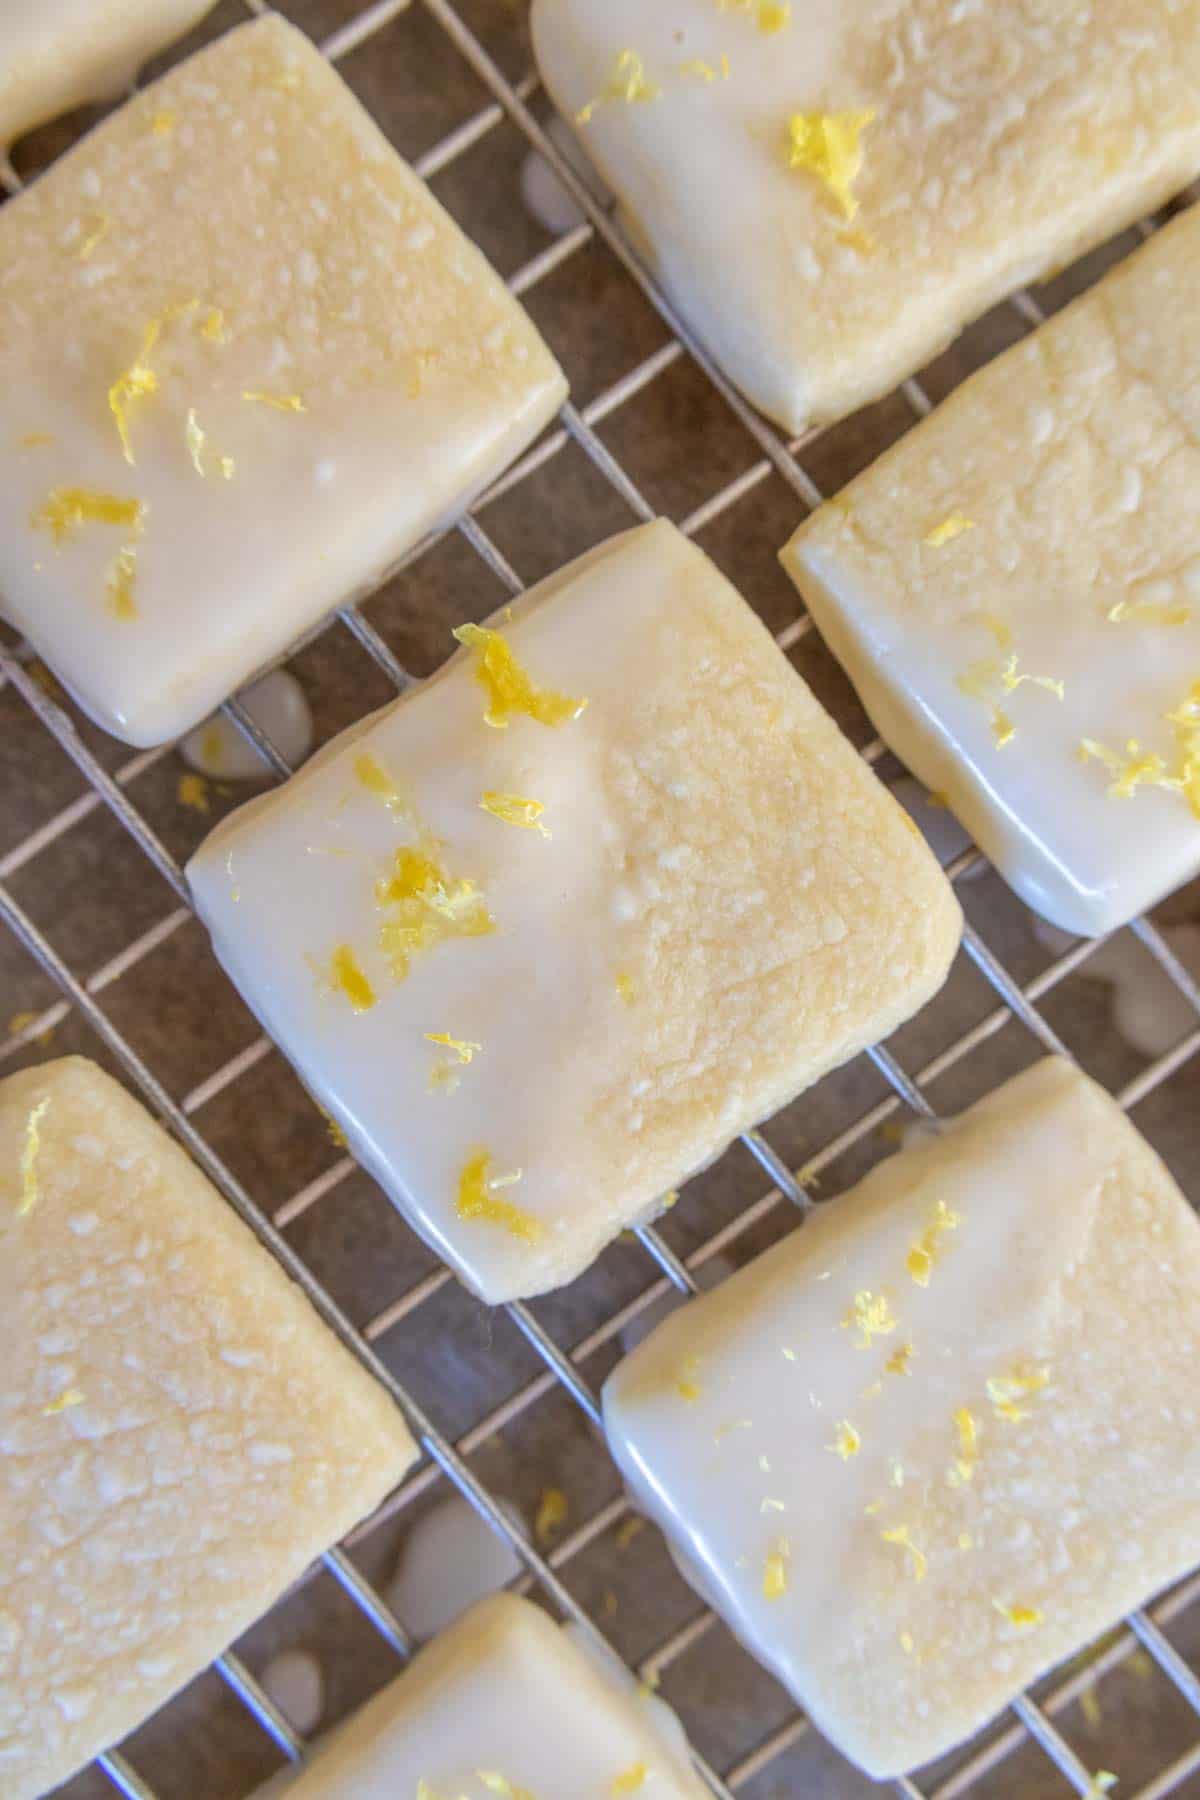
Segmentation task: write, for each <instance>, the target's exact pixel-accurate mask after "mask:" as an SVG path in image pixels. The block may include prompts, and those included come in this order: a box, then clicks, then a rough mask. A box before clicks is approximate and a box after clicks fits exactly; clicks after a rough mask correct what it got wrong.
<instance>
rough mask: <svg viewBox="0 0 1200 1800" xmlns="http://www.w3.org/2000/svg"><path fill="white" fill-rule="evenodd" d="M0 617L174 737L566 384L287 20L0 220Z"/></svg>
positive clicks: (180, 77) (228, 39)
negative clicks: (0, 278)
mask: <svg viewBox="0 0 1200 1800" xmlns="http://www.w3.org/2000/svg"><path fill="white" fill-rule="evenodd" d="M0 268H3V269H4V271H5V276H4V279H3V281H2V282H0V609H2V610H3V611H4V613H5V614H6V616H7V617H8V618H9V620H10V621H11V623H12V624H13V625H14V626H16V627H17V629H18V630H20V631H23V632H24V633H25V634H26V636H27V637H28V638H29V639H30V640H31V642H32V643H33V645H34V647H35V648H36V649H37V651H38V653H39V654H40V655H41V656H42V657H43V658H44V659H45V661H46V662H47V663H48V664H49V665H50V667H51V668H52V669H53V670H54V672H55V674H56V675H57V676H58V677H59V679H60V680H61V681H62V683H63V684H64V686H65V687H67V688H69V689H70V691H71V693H72V694H73V695H74V697H75V698H76V700H77V701H78V702H79V704H80V705H81V706H83V707H84V709H85V710H86V711H87V712H88V713H90V714H91V716H92V717H93V718H94V719H95V720H96V722H97V723H98V724H100V725H102V726H103V727H104V728H105V729H106V730H108V731H111V732H113V733H115V734H116V735H117V736H118V737H122V738H124V739H125V740H126V741H127V742H128V743H131V744H140V745H146V744H155V743H160V742H162V741H163V740H165V739H168V738H172V737H176V736H179V735H180V734H181V733H183V732H184V731H186V730H187V729H188V728H189V727H190V726H192V725H194V724H196V723H197V722H198V721H199V720H200V719H202V718H204V717H205V715H206V714H208V713H210V712H211V711H212V710H213V708H214V707H215V706H216V705H218V704H219V703H220V702H221V701H222V700H224V699H225V698H227V696H228V695H229V694H230V693H231V692H232V691H233V690H234V689H235V688H237V687H238V686H239V685H241V684H242V683H244V682H245V681H246V680H247V679H248V677H249V676H251V675H252V674H253V673H254V671H255V670H256V669H257V668H258V667H259V666H260V665H261V664H263V663H265V662H267V661H269V660H270V659H272V658H274V657H276V656H278V655H279V654H281V653H282V652H283V651H284V650H285V649H286V647H287V646H288V644H289V643H291V642H292V641H293V640H294V639H295V638H297V637H298V636H300V634H301V633H302V632H304V631H305V630H307V629H308V628H309V627H310V626H312V625H313V624H315V623H316V622H317V621H318V620H319V619H320V618H321V617H322V616H323V615H324V614H325V613H327V612H328V611H329V610H330V608H331V607H333V606H335V605H337V604H338V603H339V602H341V601H343V600H345V599H346V598H347V597H348V596H349V595H350V594H351V593H352V591H353V590H354V589H356V588H357V587H358V586H359V585H360V584H362V583H365V582H369V581H371V580H372V579H374V578H376V577H378V576H380V575H381V574H382V573H383V571H384V570H385V569H386V568H387V567H388V566H389V565H390V564H392V563H394V562H395V561H396V559H397V558H398V557H400V556H401V555H402V554H403V553H404V552H405V551H406V550H408V549H410V548H411V547H412V545H413V544H415V543H416V542H417V540H418V539H419V538H420V537H421V536H422V535H423V534H424V533H425V532H427V531H428V530H429V529H431V528H432V527H433V526H435V525H437V524H439V523H441V522H443V521H445V520H447V519H448V518H449V517H451V516H452V515H453V514H454V513H456V512H457V511H458V510H459V509H460V508H461V507H462V506H463V505H464V504H465V503H466V502H467V501H468V500H469V499H470V498H471V497H473V496H474V495H475V494H476V493H478V491H479V490H480V489H481V488H482V487H484V486H485V485H486V484H487V482H488V481H489V480H491V478H492V477H493V476H495V475H496V474H498V473H499V472H500V470H501V469H502V468H503V467H504V466H505V465H506V464H507V463H508V462H509V461H510V460H511V459H512V457H513V456H515V455H516V454H517V453H518V452H519V451H520V450H522V449H524V448H525V446H526V445H527V444H528V443H529V442H530V440H531V439H532V438H533V437H534V436H535V435H536V433H537V432H538V431H539V430H540V429H541V427H542V425H543V424H545V422H546V420H547V419H548V418H549V417H550V416H551V415H552V414H553V413H554V412H555V410H556V409H557V407H558V406H559V404H560V403H561V401H562V399H563V397H564V395H565V393H566V386H565V383H564V381H563V377H562V373H561V371H560V370H559V368H558V366H557V364H556V363H555V361H554V359H553V357H552V356H551V355H550V353H549V351H548V350H547V348H546V346H545V344H544V343H543V342H542V340H541V338H540V337H539V336H538V334H537V332H536V331H535V329H534V327H533V325H532V323H531V322H530V320H529V318H528V316H527V315H526V313H525V312H524V310H523V309H522V307H521V306H519V305H518V303H517V302H516V301H515V300H514V299H513V298H512V296H511V294H510V293H509V292H508V289H507V288H506V287H505V285H504V283H503V282H502V281H501V280H500V278H499V276H498V275H496V273H495V272H494V271H493V270H492V269H491V267H490V266H489V265H488V264H487V263H486V262H485V261H484V259H483V257H482V256H481V255H480V253H479V252H478V251H477V250H476V249H475V248H474V247H473V246H472V245H471V244H470V243H468V241H467V239H466V238H465V237H464V236H463V234H462V232H461V231H460V230H459V229H458V227H457V225H455V223H454V222H453V220H452V219H451V218H450V217H449V215H448V214H447V213H446V212H444V211H443V209H442V208H441V206H439V205H438V203H437V201H436V200H435V199H434V198H433V196H432V195H431V194H430V192H429V190H428V189H427V188H426V186H425V185H424V183H423V182H422V181H420V180H418V178H417V177H416V175H414V174H413V172H412V170H411V169H410V168H408V166H407V165H406V164H405V163H403V162H402V161H401V159H400V158H399V157H398V156H397V155H396V153H395V151H394V150H393V149H392V148H391V146H390V145H389V144H388V142H387V140H386V139H385V138H384V137H383V135H382V133H381V132H380V131H379V130H378V128H377V127H376V126H375V125H374V124H373V123H372V122H371V120H370V119H369V118H368V116H367V114H366V113H365V112H364V111H363V109H362V107H361V106H360V104H359V102H358V101H357V100H356V99H355V98H354V96H353V94H352V93H351V92H350V90H349V88H348V87H346V86H345V84H344V83H343V82H342V80H341V79H340V77H339V76H338V75H337V74H336V73H335V72H334V70H333V69H332V68H331V67H330V65H329V64H328V63H327V62H326V61H325V60H324V59H323V58H322V57H321V56H320V55H319V54H318V52H317V51H316V50H315V49H314V48H313V46H312V45H311V44H310V43H309V41H308V39H307V38H305V37H303V36H302V35H301V34H300V33H299V32H298V31H296V30H294V29H293V28H292V27H291V26H289V25H287V24H285V23H284V22H283V20H282V19H281V18H279V17H278V16H277V15H275V14H270V15H268V16H267V17H265V18H262V19H260V20H258V21H257V22H255V23H253V24H249V25H245V26H243V27H241V28H240V29H238V30H236V31H232V32H230V33H228V34H227V35H226V36H225V37H223V38H221V39H220V40H219V41H218V42H217V43H216V44H214V45H213V46H212V47H211V48H210V49H207V50H204V51H202V52H201V53H200V54H199V55H197V56H194V57H192V58H191V59H190V60H189V61H187V62H185V63H182V64H181V65H180V66H179V67H178V68H175V69H173V70H172V71H171V72H170V74H168V75H166V76H164V77H163V79H162V80H161V81H158V82H155V83H154V85H153V86H152V87H149V88H147V89H146V90H145V91H144V92H143V93H141V94H139V95H138V96H137V97H136V98H135V99H133V100H131V101H130V102H129V104H128V105H127V106H124V107H122V109H121V111H120V112H119V113H117V114H115V115H114V116H113V117H111V118H110V119H108V120H106V122H105V123H104V124H103V125H101V126H100V127H99V128H98V129H97V130H96V131H94V132H92V133H91V135H90V136H88V137H86V138H85V139H84V140H83V142H82V143H80V144H79V145H78V146H77V147H76V148H75V149H74V150H72V151H71V152H70V154H69V155H67V156H65V157H63V158H62V160H61V161H60V162H58V163H56V164H55V165H54V166H53V168H52V169H50V170H49V172H48V173H47V174H46V175H44V176H43V177H42V178H41V180H39V181H37V182H36V183H35V184H34V185H33V186H32V187H31V188H29V189H28V190H27V191H26V192H25V193H23V194H21V195H20V196H19V197H18V198H17V199H16V200H14V201H11V202H10V203H9V204H8V205H7V206H5V207H4V208H3V209H2V210H0Z"/></svg>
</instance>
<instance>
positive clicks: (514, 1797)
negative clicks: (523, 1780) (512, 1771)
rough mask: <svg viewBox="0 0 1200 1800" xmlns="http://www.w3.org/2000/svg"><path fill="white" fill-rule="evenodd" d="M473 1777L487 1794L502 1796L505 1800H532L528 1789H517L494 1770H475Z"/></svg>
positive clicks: (514, 1784)
mask: <svg viewBox="0 0 1200 1800" xmlns="http://www.w3.org/2000/svg"><path fill="white" fill-rule="evenodd" d="M475 1775H476V1779H477V1780H479V1781H482V1783H483V1785H484V1787H485V1788H486V1789H487V1791H488V1793H489V1794H503V1795H504V1797H505V1800H533V1795H532V1794H531V1793H530V1791H529V1789H528V1788H523V1787H517V1785H516V1783H515V1782H512V1781H510V1780H509V1779H508V1776H507V1775H499V1774H497V1772H496V1770H495V1769H476V1771H475Z"/></svg>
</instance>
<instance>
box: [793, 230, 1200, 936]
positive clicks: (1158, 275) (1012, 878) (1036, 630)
mask: <svg viewBox="0 0 1200 1800" xmlns="http://www.w3.org/2000/svg"><path fill="white" fill-rule="evenodd" d="M1198 280H1200V213H1196V214H1194V215H1193V214H1185V215H1184V216H1183V217H1181V218H1180V219H1179V220H1178V221H1177V222H1176V223H1174V224H1173V225H1171V226H1169V227H1167V228H1166V230H1165V231H1164V232H1163V233H1162V235H1161V237H1159V238H1156V239H1155V240H1154V242H1152V243H1151V244H1148V245H1147V246H1146V247H1145V248H1143V249H1142V250H1140V251H1139V252H1138V253H1137V254H1136V255H1135V256H1134V257H1132V258H1130V259H1129V261H1128V262H1126V263H1123V264H1121V265H1120V266H1119V267H1118V268H1117V269H1116V270H1115V271H1114V272H1113V273H1112V274H1110V275H1109V276H1108V277H1107V278H1106V279H1105V280H1104V281H1103V282H1102V283H1101V284H1100V286H1099V287H1097V288H1096V289H1094V290H1093V291H1092V292H1091V293H1090V294H1087V295H1085V296H1084V297H1083V298H1082V299H1081V300H1079V301H1077V302H1076V303H1075V304H1074V305H1073V306H1071V307H1069V308H1068V309H1067V310H1065V311H1064V312H1062V313H1059V314H1057V315H1056V316H1055V317H1054V318H1053V319H1051V320H1050V322H1049V323H1048V324H1046V325H1044V326H1043V327H1042V328H1041V329H1040V330H1039V331H1038V332H1036V333H1035V334H1034V336H1033V337H1032V338H1030V339H1029V340H1028V341H1026V342H1024V343H1022V344H1020V345H1018V346H1017V347H1016V348H1015V349H1013V350H1010V351H1009V352H1008V353H1007V354H1006V355H1005V356H1003V357H1001V358H1000V359H999V360H998V361H996V362H995V363H992V364H991V365H989V366H988V367H987V368H985V369H984V370H982V371H981V372H980V373H979V374H978V375H976V376H974V377H973V378H972V379H971V380H970V381H969V382H967V383H966V384H965V386H963V387H962V388H960V389H959V390H958V391H957V392H956V393H955V394H954V395H953V396H952V397H951V398H950V399H949V400H948V401H947V402H946V403H945V404H944V405H943V406H942V407H940V408H938V410H937V411H936V412H934V413H933V414H932V415H931V416H930V418H928V419H927V420H925V421H924V422H923V423H922V424H921V425H920V426H918V427H917V428H916V429H915V430H914V431H912V432H910V433H909V435H908V436H907V437H906V438H903V439H902V440H901V441H900V443H899V444H897V445H896V446H895V447H894V448H893V449H892V450H890V451H888V452H887V453H886V454H885V455H884V456H883V457H881V458H880V460H879V461H878V462H877V463H876V464H875V465H874V466H873V467H872V468H870V469H869V470H867V472H866V473H865V474H863V475H861V476H859V477H858V478H857V480H855V481H853V482H852V483H851V484H850V486H849V487H848V488H847V489H846V490H845V491H844V492H843V494H841V495H840V496H839V497H838V499H837V500H836V501H835V502H834V503H832V504H831V505H829V506H826V507H823V508H822V509H821V510H820V511H819V512H817V513H816V514H815V515H813V517H812V518H811V519H809V520H807V521H806V522H805V523H804V524H803V525H802V526H801V528H800V530H799V531H798V532H797V534H796V536H795V538H794V539H793V540H792V542H791V544H790V545H789V546H788V547H787V549H786V550H785V551H784V553H783V560H784V565H785V567H786V568H787V569H788V572H789V573H790V574H791V575H792V578H793V579H794V580H795V581H796V583H797V585H798V586H799V588H800V590H801V592H802V593H803V595H804V597H805V600H806V601H807V603H808V605H809V607H810V608H811V610H812V613H813V616H814V618H815V619H816V622H817V624H818V626H819V627H820V629H821V632H822V635H823V636H824V637H825V639H826V640H827V642H828V643H829V645H830V647H831V649H832V650H833V651H834V654H835V655H836V656H837V657H838V659H839V660H840V661H841V663H842V664H843V665H844V667H845V668H846V670H847V673H848V674H849V676H850V678H851V680H852V681H853V682H854V684H855V686H856V688H857V689H858V691H859V694H860V695H861V697H862V699H863V702H864V704H865V705H866V707H867V710H868V712H869V713H870V714H871V717H872V719H873V721H874V723H875V725H876V726H877V728H878V729H879V731H880V733H881V735H882V736H883V737H884V738H885V739H886V741H887V742H888V744H889V745H890V746H891V748H892V749H893V750H895V751H896V753H897V754H898V755H899V756H900V757H901V758H902V759H903V761H904V762H906V763H907V764H908V766H909V767H910V768H911V769H912V770H913V771H914V773H916V774H917V775H919V776H920V778H921V780H922V781H923V782H925V783H926V785H927V786H928V787H930V788H932V789H937V790H940V791H941V793H942V795H943V796H945V797H946V798H948V799H949V801H950V804H951V805H952V807H953V809H954V811H955V812H956V814H957V815H958V817H959V818H960V819H961V821H962V823H963V824H964V825H965V826H966V827H967V829H968V830H969V831H970V833H971V835H972V836H973V837H974V839H975V841H976V842H977V843H978V844H979V846H980V848H981V849H982V850H983V851H984V852H985V854H986V855H987V856H988V857H990V858H991V860H992V862H993V863H994V864H995V865H996V867H997V868H998V869H999V871H1000V873H1001V874H1002V875H1003V876H1004V877H1005V878H1006V880H1007V881H1009V882H1010V884H1011V885H1012V886H1013V887H1014V888H1015V889H1016V891H1017V892H1018V894H1020V895H1021V897H1022V899H1024V900H1025V901H1027V902H1028V904H1029V905H1030V906H1032V907H1034V908H1035V909H1036V910H1037V911H1038V912H1040V913H1042V914H1043V915H1044V916H1045V917H1046V918H1047V919H1049V920H1051V921H1052V922H1053V923H1054V924H1056V925H1060V926H1062V927H1063V928H1064V929H1066V930H1069V931H1073V932H1076V933H1078V934H1080V935H1084V936H1090V935H1096V934H1099V933H1101V932H1106V931H1111V930H1112V929H1114V927H1116V926H1118V925H1121V924H1123V923H1125V921H1126V920H1128V919H1129V918H1131V917H1133V915H1134V914H1136V913H1139V912H1142V911H1144V910H1146V909H1147V908H1148V907H1150V906H1152V905H1154V904H1155V903H1156V902H1157V901H1159V900H1161V899H1162V897H1163V896H1164V894H1166V893H1168V892H1169V891H1170V890H1171V889H1172V888H1174V887H1176V886H1178V885H1179V884H1180V883H1182V882H1184V881H1186V880H1187V879H1188V878H1189V877H1190V876H1191V875H1193V874H1194V873H1195V872H1196V870H1197V869H1200V816H1197V810H1196V808H1197V806H1198V805H1200V784H1198V785H1197V790H1196V798H1195V800H1193V801H1192V802H1191V803H1189V799H1188V797H1187V796H1186V795H1185V794H1184V793H1182V792H1173V791H1170V790H1166V789H1163V788H1160V787H1147V786H1143V787H1141V788H1139V789H1138V790H1137V791H1136V792H1134V793H1132V794H1130V795H1129V796H1127V797H1123V798H1122V797H1117V796H1114V795H1112V794H1111V793H1110V791H1109V790H1110V788H1111V786H1112V783H1113V775H1112V774H1111V773H1110V772H1109V770H1108V769H1107V768H1106V767H1105V766H1104V764H1103V763H1102V762H1100V761H1097V760H1094V759H1092V760H1081V758H1080V754H1079V747H1080V744H1081V742H1082V741H1083V740H1084V739H1091V740H1095V741H1097V742H1099V743H1102V744H1104V745H1105V746H1106V747H1108V748H1109V749H1110V750H1112V751H1113V752H1114V753H1116V754H1118V755H1119V756H1120V757H1121V758H1122V759H1123V760H1124V759H1125V758H1126V757H1127V754H1128V753H1127V751H1126V745H1127V742H1128V741H1129V740H1130V739H1136V740H1138V742H1139V743H1140V744H1141V746H1142V747H1143V749H1144V750H1145V751H1148V752H1153V753H1154V754H1157V755H1160V756H1161V757H1162V758H1163V764H1164V768H1166V769H1169V770H1170V769H1175V768H1176V767H1177V766H1178V765H1179V760H1180V759H1179V753H1178V747H1177V743H1176V732H1175V727H1174V726H1173V725H1172V724H1171V723H1170V722H1169V721H1168V720H1167V719H1166V717H1165V715H1167V714H1168V713H1171V712H1174V711H1178V710H1179V709H1180V708H1181V707H1182V706H1183V705H1184V704H1185V703H1186V702H1187V700H1188V696H1189V693H1190V691H1191V689H1192V685H1193V684H1194V683H1196V682H1198V681H1200V524H1198V523H1197V515H1196V508H1195V505H1194V495H1195V493H1196V491H1197V487H1198V485H1200V448H1198V447H1197V434H1198V433H1200V408H1198V407H1197V404H1196V399H1195V395H1196V392H1197V391H1200V390H1198V389H1197V378H1200V356H1198V354H1197V350H1196V345H1195V343H1194V341H1193V334H1192V333H1191V332H1190V330H1189V327H1188V323H1187V321H1188V308H1189V306H1190V304H1191V301H1190V296H1191V295H1192V294H1193V293H1194V292H1195V287H1196V283H1197V281H1198ZM956 515H957V516H960V517H961V518H963V519H968V520H970V521H971V522H972V524H971V529H969V530H962V531H961V532H960V533H959V535H957V536H955V537H953V538H952V539H949V540H948V541H946V542H944V543H942V544H941V545H931V544H930V543H929V542H928V541H927V540H928V538H929V536H930V535H931V534H935V533H936V532H937V529H938V527H939V525H942V524H944V523H945V521H947V520H949V519H952V518H954V517H955V516H956ZM1121 608H1124V609H1125V613H1124V616H1123V617H1118V618H1117V619H1116V620H1114V619H1113V617H1112V616H1111V615H1112V613H1113V611H1114V609H1121ZM1168 617H1169V618H1170V619H1171V620H1172V621H1173V622H1171V623H1164V622H1163V620H1164V619H1165V618H1168ZM998 632H1000V633H1002V634H1007V636H1008V638H1009V639H1011V643H1009V644H1007V645H1006V644H1002V643H999V642H998V641H997V634H998ZM1012 654H1015V655H1016V656H1017V657H1018V669H1019V672H1020V673H1021V674H1032V675H1037V676H1042V677H1048V678H1050V679H1052V680H1058V681H1061V682H1062V684H1063V690H1064V691H1063V695H1062V698H1061V699H1059V698H1058V697H1056V695H1055V694H1053V693H1052V692H1049V691H1047V690H1046V689H1045V688H1039V687H1037V686H1033V685H1027V686H1023V687H1021V688H1020V689H1018V690H1016V691H1013V692H1011V693H1008V694H1005V693H1003V692H1001V691H999V690H997V692H996V703H997V704H998V705H999V706H1000V707H1001V708H1002V710H1003V712H1004V713H1005V714H1006V715H1008V717H1009V718H1010V720H1011V722H1012V724H1013V725H1014V726H1015V728H1016V734H1015V736H1014V737H1013V739H1012V741H1011V742H1009V743H1007V744H1005V745H1003V746H1001V745H1000V744H999V743H998V742H997V736H996V732H995V730H994V729H993V721H994V715H993V711H992V705H991V704H990V703H989V702H988V700H986V699H984V698H981V697H980V696H979V695H978V694H977V693H973V692H964V691H963V689H962V687H961V686H960V685H959V684H960V681H961V680H962V678H963V677H964V676H966V675H967V672H968V671H970V670H971V669H972V668H973V667H974V666H975V665H977V664H979V663H980V662H981V661H982V662H991V663H993V664H995V665H996V666H997V667H999V666H1000V665H1001V664H1003V663H1004V662H1005V660H1006V658H1007V657H1008V656H1009V655H1012ZM970 686H971V682H970V680H969V678H968V687H970ZM1197 721H1198V723H1200V710H1198V711H1197ZM1198 742H1200V739H1198ZM1198 773H1200V769H1198Z"/></svg>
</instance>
